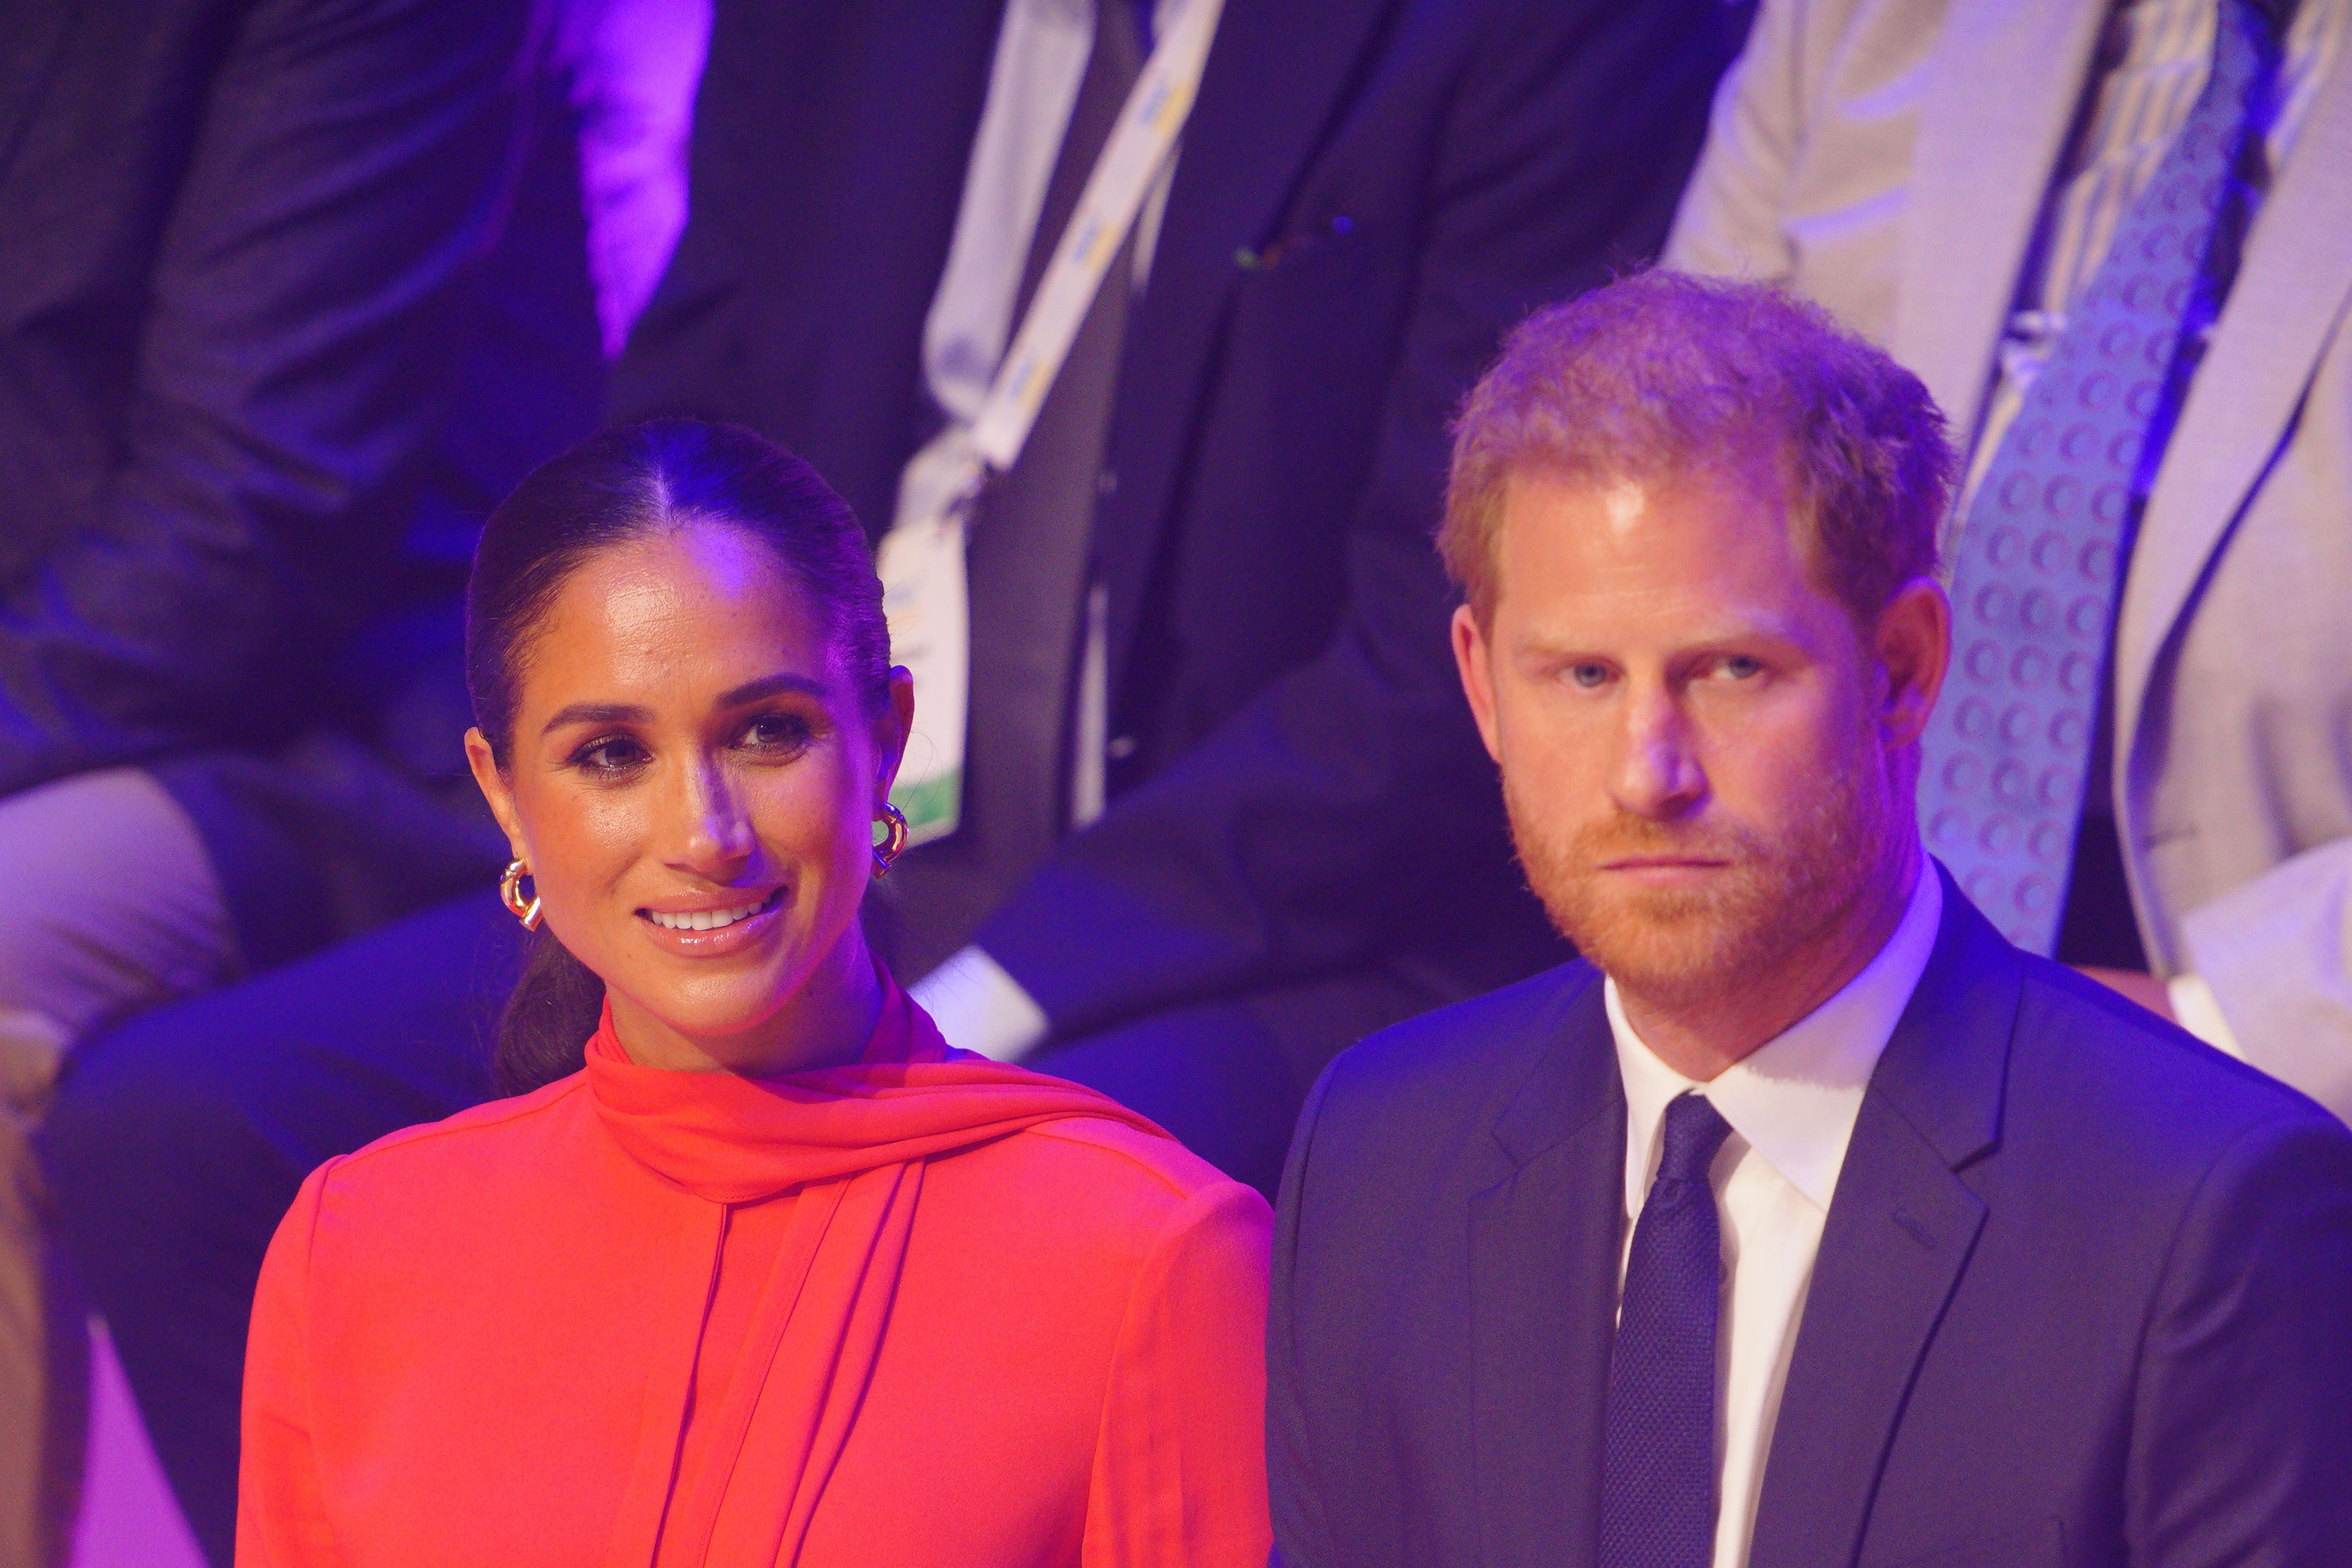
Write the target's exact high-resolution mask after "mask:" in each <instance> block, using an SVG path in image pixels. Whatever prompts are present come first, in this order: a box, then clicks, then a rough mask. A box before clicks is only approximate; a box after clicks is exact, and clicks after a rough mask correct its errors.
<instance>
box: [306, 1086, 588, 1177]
mask: <svg viewBox="0 0 2352 1568" xmlns="http://www.w3.org/2000/svg"><path fill="white" fill-rule="evenodd" d="M584 1089H585V1083H584V1082H583V1076H582V1075H581V1074H579V1073H576V1072H575V1073H573V1074H572V1075H571V1076H570V1077H568V1078H562V1079H558V1080H557V1081H556V1082H553V1083H550V1084H548V1085H547V1086H546V1087H544V1088H541V1089H535V1090H533V1091H532V1092H530V1093H528V1094H518V1095H515V1096H513V1097H511V1098H509V1099H502V1100H492V1101H488V1102H487V1103H483V1104H480V1105H475V1106H471V1107H468V1108H467V1109H466V1110H463V1111H460V1112H458V1113H457V1114H455V1115H453V1116H447V1117H445V1118H443V1119H442V1120H440V1121H438V1122H425V1123H420V1124H417V1125H415V1126H413V1127H403V1128H401V1129H400V1130H399V1131H397V1132H394V1133H387V1134H384V1135H383V1137H381V1138H378V1139H376V1140H375V1142H373V1143H372V1144H368V1145H362V1147H360V1148H358V1149H356V1150H354V1151H352V1153H350V1154H348V1155H339V1156H337V1157H336V1158H334V1159H332V1160H330V1161H328V1162H327V1163H326V1165H324V1166H321V1167H320V1169H319V1171H318V1172H317V1173H316V1176H314V1178H313V1179H315V1180H316V1181H318V1182H319V1184H320V1187H321V1188H322V1190H323V1191H324V1192H326V1193H331V1195H332V1196H333V1197H334V1198H335V1199H336V1200H337V1201H338V1202H350V1201H352V1200H355V1199H364V1198H366V1197H371V1196H373V1195H375V1194H378V1193H382V1194H383V1195H385V1196H387V1197H393V1198H394V1199H395V1200H399V1201H407V1202H413V1201H414V1200H415V1198H416V1197H418V1196H419V1193H420V1188H421V1187H429V1186H434V1185H437V1181H438V1180H446V1181H450V1182H455V1183H458V1184H461V1185H464V1186H477V1185H478V1184H493V1183H495V1182H496V1181H497V1180H498V1179H499V1175H500V1174H501V1173H502V1172H504V1171H507V1170H518V1171H528V1170H530V1169H531V1168H533V1167H541V1160H542V1159H543V1157H544V1155H546V1153H547V1145H548V1144H549V1143H550V1141H551V1140H562V1139H563V1138H566V1137H568V1136H570V1135H571V1134H572V1133H573V1132H574V1131H575V1130H576V1127H577V1125H578V1124H579V1123H580V1120H581V1117H582V1114H583V1113H585V1112H586V1111H587V1110H588V1106H587V1104H586V1096H585V1093H584V1092H583V1091H584ZM541 1168H543V1167H541Z"/></svg>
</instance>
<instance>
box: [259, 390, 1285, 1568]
mask: <svg viewBox="0 0 2352 1568" xmlns="http://www.w3.org/2000/svg"><path fill="white" fill-rule="evenodd" d="M467 675H468V682H469V685H471V687H472V691H473V698H474V711H475V716H476V719H477V727H476V728H475V729H473V730H471V731H469V732H468V733H467V737H466V748H467V755H468V757H469V758H471V759H472V762H473V767H474V773H475V776H476V778H477V779H478V780H479V781H480V783H481V787H482V790H483V793H484V794H485V795H486V796H487V797H488V800H489V802H490V806H491V809H492V810H494V811H495V812H496V813H497V816H498V819H499V823H500V825H501V826H502V827H503V828H504V829H505V831H506V833H507V837H508V838H509V841H511V843H512V845H513V852H514V856H515V860H516V862H517V863H516V865H515V866H514V867H513V868H511V869H510V871H509V875H508V879H507V883H506V888H505V891H506V893H507V894H508V897H509V905H510V907H512V908H514V909H515V911H516V913H517V915H518V916H519V917H520V918H521V919H522V920H523V922H524V924H526V925H534V926H536V928H537V935H536V936H535V938H534V940H535V942H536V943H537V944H538V946H537V947H536V949H535V952H534V956H533V958H532V960H531V965H530V972H529V973H528V974H527V975H526V977H525V978H524V980H523V982H522V985H521V987H520V988H519V989H518V992H517V994H516V996H515V998H514V999H513V1001H512V1002H511V1003H510V1004H509V1009H508V1013H507V1017H506V1019H505V1020H504V1023H503V1024H502V1026H501V1036H500V1040H499V1070H500V1071H501V1073H502V1075H503V1076H504V1077H505V1079H506V1081H507V1083H508V1086H509V1088H510V1089H512V1090H515V1091H516V1092H515V1094H514V1095H513V1097H511V1098H508V1099H505V1100H501V1101H498V1102H495V1103H490V1104H488V1105H485V1106H482V1107H479V1108H478V1109H476V1110H473V1111H469V1112H467V1113H464V1114H462V1115H458V1116H455V1117H452V1118H451V1119H450V1120H448V1121H446V1122H442V1123H439V1124H436V1125H432V1126H426V1127H416V1128H412V1129H409V1130H408V1131H405V1132H403V1133H398V1134H394V1135H393V1136H391V1137H389V1138H386V1139H383V1141H382V1142H380V1143H377V1144H375V1145H371V1146H370V1147H368V1148H365V1149H362V1150H361V1151H360V1152H359V1153H358V1154H355V1155H348V1156H346V1157H343V1158H341V1159H337V1160H333V1161H331V1162H330V1163H328V1164H327V1165H326V1166H322V1167H320V1169H319V1170H318V1171H316V1172H314V1173H312V1175H311V1176H310V1180H309V1181H308V1182H306V1183H305V1184H304V1185H303V1187H302V1192H301V1196H300V1197H299V1199H298V1200H297V1201H296V1203H295V1205H294V1207H293V1210H292V1212H290V1213H289V1215H288V1216H287V1218H286V1220H285V1223H284V1224H283V1225H282V1226H281V1227H280V1228H279V1229H278V1236H277V1239H276V1240H275V1242H274V1243H273V1244H272V1245H271V1248H270V1250H269V1257H268V1263H267V1264H266V1265H265V1266H264V1268H263V1270H262V1278H261V1288H260V1294H259V1297H258V1299H257V1302H256V1305H255V1309H254V1320H253V1334H252V1341H251V1347H250V1351H249V1353H248V1357H247V1368H246V1391H245V1447H244V1460H243V1471H242V1475H241V1491H240V1496H239V1501H238V1517H237V1560H238V1562H239V1563H245V1564H250V1565H253V1568H263V1565H268V1568H279V1565H289V1568H290V1565H297V1564H299V1565H305V1568H307V1565H312V1564H319V1565H324V1564H330V1563H331V1564H338V1565H352V1568H357V1565H362V1564H383V1565H385V1568H394V1565H396V1568H417V1565H419V1564H427V1563H429V1564H433V1565H435V1568H462V1565H465V1564H483V1565H486V1568H487V1565H492V1564H495V1565H497V1568H520V1565H528V1564H540V1563H545V1564H564V1565H566V1568H574V1565H583V1564H614V1565H619V1564H632V1565H650V1568H667V1565H669V1564H689V1563H691V1564H701V1563H714V1564H739V1563H740V1564H750V1563H760V1564H766V1563H800V1564H807V1565H810V1568H820V1565H825V1568H830V1565H841V1568H849V1565H852V1564H856V1565H859V1568H888V1565H895V1564H908V1565H914V1564H922V1565H926V1568H929V1565H934V1564H941V1565H944V1564H964V1563H973V1564H989V1565H991V1568H1013V1565H1024V1564H1038V1565H1045V1564H1063V1563H1068V1564H1081V1563H1083V1564H1087V1565H1089V1568H1092V1565H1096V1564H1103V1565H1108V1564H1139V1565H1140V1564H1164V1565H1166V1568H1176V1565H1177V1564H1185V1565H1187V1568H1192V1565H1203V1564H1204V1565H1212V1568H1214V1565H1219V1564H1234V1565H1235V1568H1239V1565H1241V1564H1244V1563H1246V1564H1250V1565H1251V1568H1256V1565H1258V1564H1262V1563H1265V1559H1266V1552H1267V1544H1268V1530H1267V1525H1266V1518H1265V1479H1264V1469H1263V1440H1262V1434H1261V1406H1262V1402H1263V1389H1264V1373H1263V1362H1262V1354H1261V1338H1262V1335H1263V1332H1264V1322H1265V1269H1266V1249H1267V1235H1268V1228H1269V1218H1268V1216H1267V1213H1266V1209H1265V1203H1264V1202H1263V1200H1261V1199H1260V1198H1259V1197H1257V1195H1256V1194H1255V1193H1254V1192H1252V1191H1250V1190H1249V1189H1247V1188H1245V1187H1243V1186H1239V1185H1237V1184H1235V1183H1234V1182H1232V1181H1230V1180H1228V1179H1226V1178H1225V1177H1223V1176H1220V1175H1219V1174H1218V1173H1217V1172H1216V1171H1214V1170H1213V1169H1212V1168H1211V1167H1209V1166H1206V1165H1205V1164H1203V1163H1202V1161H1200V1160H1199V1159H1196V1158H1194V1157H1193V1156H1192V1155H1190V1154H1188V1153H1186V1152H1185V1151H1184V1150H1183V1149H1182V1148H1181V1146H1179V1145H1177V1144H1175V1143H1174V1142H1173V1141H1172V1140H1171V1139H1170V1138H1169V1137H1168V1136H1167V1135H1166V1134H1163V1133H1161V1132H1160V1130H1159V1129H1158V1128H1156V1127H1154V1126H1153V1125H1151V1124H1150V1123H1149V1122H1146V1121H1144V1120H1143V1119H1141V1118H1140V1117H1138V1116H1135V1115H1133V1114H1131V1113H1129V1112H1127V1111H1125V1110H1122V1109H1121V1108H1120V1107H1118V1105H1116V1104H1114V1103H1112V1102H1110V1101H1108V1100H1107V1099H1104V1098H1103V1097H1102V1096H1100V1095H1098V1094H1096V1093H1094V1092H1091V1091H1088V1090H1085V1089H1081V1088H1078V1087H1076V1086H1075V1085H1072V1084H1068V1083H1064V1082H1059V1081H1058V1080H1055V1079H1052V1078H1047V1077H1044V1076H1041V1075H1039V1074H1037V1073H1034V1072H1028V1071H1023V1070H1022V1069H1019V1068H1016V1067H1010V1066H1003V1065H999V1064H997V1063H994V1062H991V1061H984V1060H982V1059H980V1058H977V1057H973V1056H971V1055H969V1054H967V1053H964V1052H961V1051H952V1050H950V1049H949V1048H948V1047H947V1046H946V1045H945V1043H944V1042H943V1041H942V1040H940V1035H939V1031H938V1030H936V1029H935V1028H933V1027H932V1025H931V1022H930V1020H929V1019H928V1018H926V1017H925V1016H924V1014H923V1012H922V1011H921V1009H919V1008H918V1007H916V1006H915V1005H914V1004H913V1003H912V1002H911V1001H910V1000H909V999H908V997H907V994H906V993H905V992H904V991H902V990H901V989H900V988H898V985H897V983H896V982H895V981H894V980H893V979H892V978H891V977H890V974H889V972H888V971H887V969H886V968H885V967H882V966H881V965H880V964H878V963H877V961H876V960H875V958H874V957H873V956H871V955H870V954H869V952H868V951H867V948H866V942H865V938H864V936H863V934H862V931H861V927H860V925H859V921H858V918H857V915H858V906H859V901H860V898H861V896H862V895H863V894H864V892H865V890H866V883H867V881H868V879H869V878H870V877H872V876H874V875H877V874H880V873H881V871H882V870H884V869H886V868H887V862H888V856H889V855H890V854H891V853H892V852H895V850H896V848H897V847H898V843H899V841H901V840H902V838H903V833H902V832H901V831H898V823H896V822H894V821H892V813H891V812H890V811H889V810H888V808H887V799H888V792H889V788H890V783H891V779H892V778H893V776H894V775H895V773H896V771H897V768H898V758H899V754H900V752H901V750H902V749H903V747H905V745H906V742H907V736H908V724H909V720H910V718H911V716H912V711H913V699H912V695H911V692H910V689H909V685H908V678H907V674H906V672H904V671H903V670H894V669H892V668H891V667H890V665H889V658H888V640H887V633H886V632H885V630H884V627H883V622H882V609H881V595H880V585H879V584H878V582H877V580H876V578H875V576H874V571H873V569H872V566H871V564H870V563H869V561H868V559H867V556H866V545H865V539H864V537H863V535H862V534H861V533H860V531H859V529H858V528H857V525H856V521H855V519H853V518H852V517H850V515H849V512H848V509H847V507H845V505H844V503H843V502H842V501H841V500H840V498H839V497H837V496H835V494H834V493H833V492H832V491H831V490H830V489H828V488H827V487H826V486H824V483H823V481H821V480H820V479H818V478H817V476H815V474H814V472H812V471H811V470H810V469H809V468H808V467H807V466H806V465H803V464H802V463H800V462H799V461H798V460H796V459H794V458H793V457H791V456H788V455H785V454H784V453H782V452H781V451H779V450H777V449H776V448H775V447H773V446H772V445H770V444H767V443H765V442H764V441H761V439H760V438H759V437H757V436H755V435H752V434H750V433H749V432H746V431H740V430H735V429H731V428H728V427H721V426H713V425H707V424H699V423H692V422H687V421H669V422H663V423H656V424H651V425H644V426H639V427H636V428H635V429H631V430H624V431H618V432H614V433H612V434H606V435H603V436H600V437H598V438H596V439H594V440H593V441H591V442H589V443H588V444H585V445H583V446H582V447H580V448H578V449H576V450H574V451H573V452H572V453H570V454H568V455H564V456H562V457H560V458H557V459H556V460H555V461H554V462H552V463H551V464H549V465H546V466H545V467H543V468H541V470H539V471H538V472H537V473H536V474H534V475H532V476H530V478H528V479H526V480H525V481H524V482H523V484H522V485H521V486H520V488H518V489H517V490H516V492H515V494H514V495H513V496H512V497H509V499H508V500H507V502H506V503H505V504H504V505H503V506H502V507H499V510H498V512H497V513H496V514H495V515H494V516H493V517H491V518H490V520H489V522H488V525H487V526H486V528H484V530H483V536H482V541H481V545H480V549H479V550H478V553H477V555H476V558H475V563H474V575H473V581H472V584H471V586H470V588H469V590H468V599H467ZM877 821H880V822H884V823H886V824H887V825H888V826H889V828H890V829H891V831H890V833H889V835H888V841H887V842H886V843H885V844H884V845H883V846H881V847H878V848H877V846H876V844H875V839H874V832H875V824H876V823H877ZM524 883H529V888H530V892H529V895H528V896H526V894H525V891H524V885H523V884H524Z"/></svg>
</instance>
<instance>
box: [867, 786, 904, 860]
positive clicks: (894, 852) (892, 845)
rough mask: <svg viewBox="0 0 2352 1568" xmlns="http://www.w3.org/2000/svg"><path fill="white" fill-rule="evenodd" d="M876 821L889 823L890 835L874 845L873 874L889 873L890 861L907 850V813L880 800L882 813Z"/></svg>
mask: <svg viewBox="0 0 2352 1568" xmlns="http://www.w3.org/2000/svg"><path fill="white" fill-rule="evenodd" d="M875 820H876V821H882V822H887V823H889V824H890V836H889V837H888V838H887V839H885V840H883V841H881V842H880V843H878V844H876V845H875V846H874V874H875V875H876V876H877V877H880V876H888V875H889V874H890V862H893V861H895V860H897V859H898V857H899V856H900V855H902V854H905V853H906V852H907V813H906V812H904V811H901V810H898V807H896V806H894V805H892V804H891V803H890V802H889V801H887V800H885V801H883V802H882V815H881V816H879V817H877V818H876V819H875Z"/></svg>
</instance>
